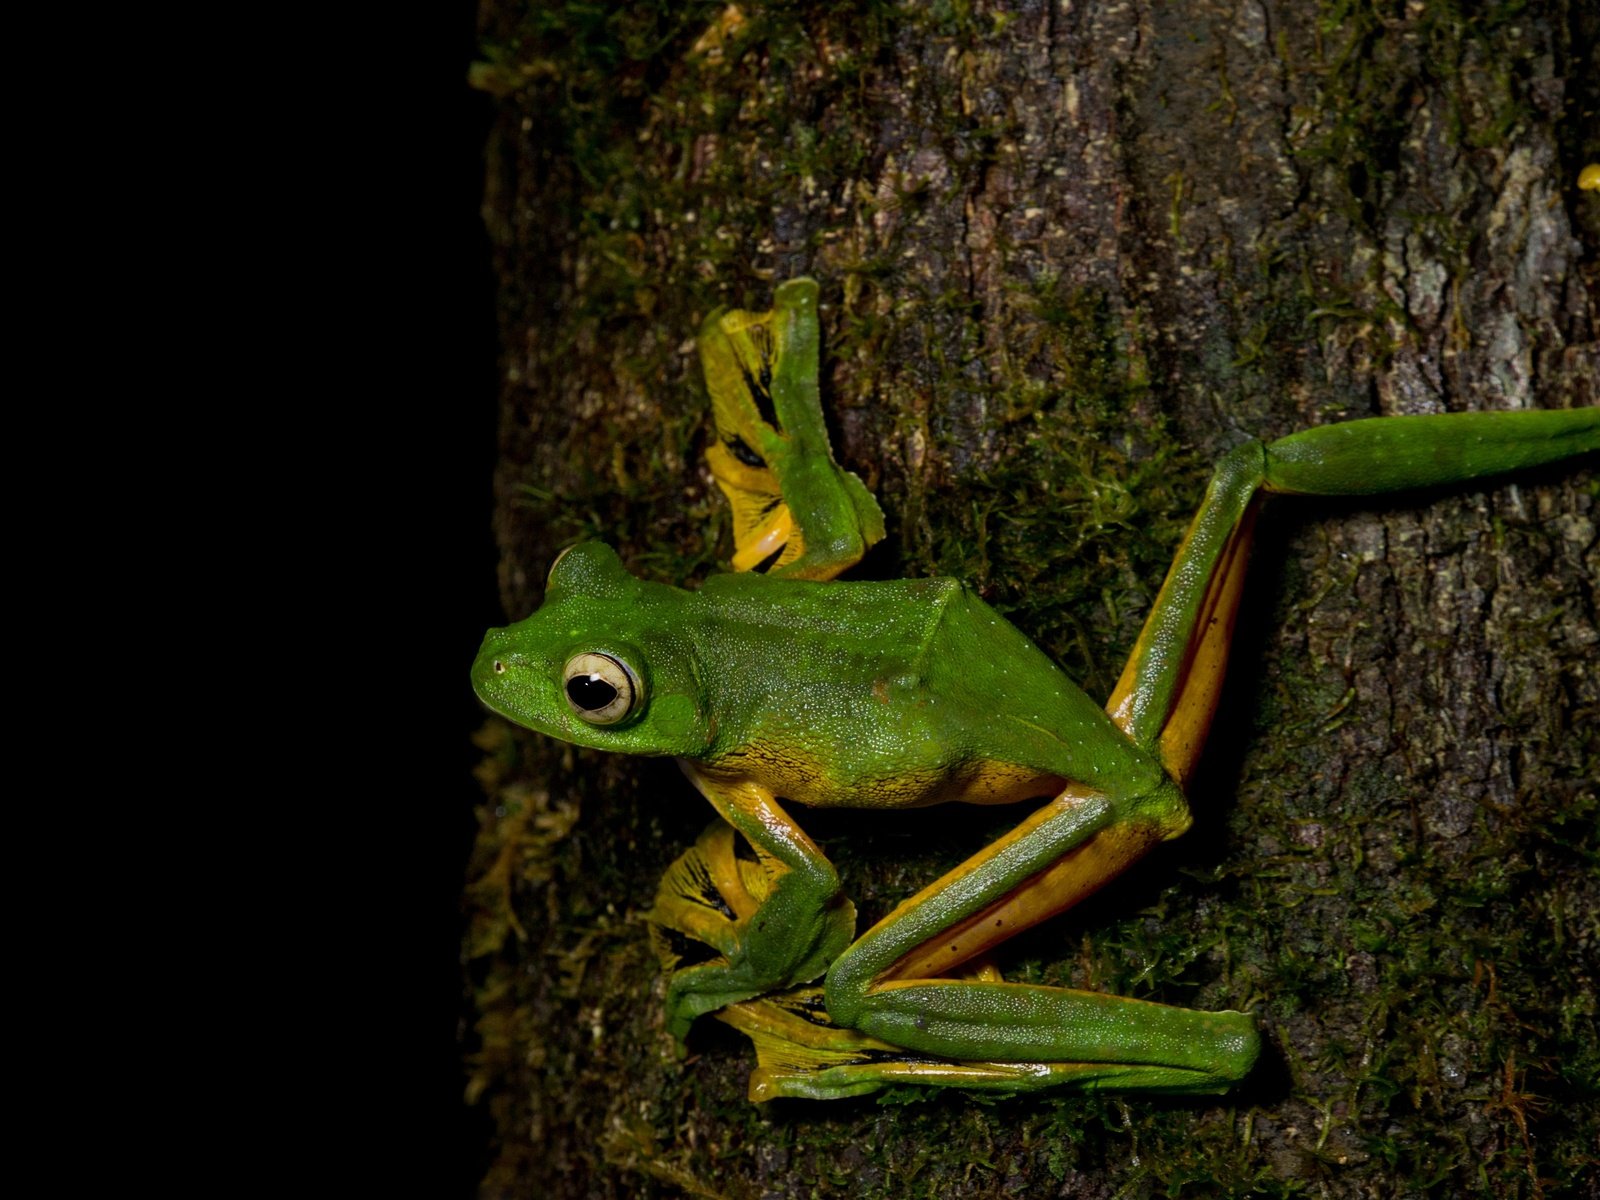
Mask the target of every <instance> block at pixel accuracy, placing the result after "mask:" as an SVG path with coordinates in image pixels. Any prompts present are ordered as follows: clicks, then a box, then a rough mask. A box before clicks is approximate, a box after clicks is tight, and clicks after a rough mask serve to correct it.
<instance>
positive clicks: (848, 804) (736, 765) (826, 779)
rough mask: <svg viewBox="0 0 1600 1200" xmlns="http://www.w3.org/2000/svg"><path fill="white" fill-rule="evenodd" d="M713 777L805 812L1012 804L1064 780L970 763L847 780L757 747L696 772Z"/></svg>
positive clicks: (1046, 792) (1012, 766) (1055, 788)
mask: <svg viewBox="0 0 1600 1200" xmlns="http://www.w3.org/2000/svg"><path fill="white" fill-rule="evenodd" d="M697 769H698V770H700V771H701V772H702V773H703V774H705V775H707V776H708V777H711V778H714V779H724V780H727V781H729V782H736V781H746V780H748V781H753V782H755V783H758V784H760V785H761V786H763V787H765V788H769V789H770V790H771V791H772V793H773V794H774V795H776V796H777V797H778V798H779V799H781V800H792V801H794V802H795V803H797V804H804V805H806V806H807V807H810V808H924V807H926V806H928V805H930V804H949V803H962V804H1016V803H1018V802H1019V801H1022V800H1031V799H1033V798H1034V797H1036V796H1054V795H1056V794H1057V793H1058V792H1060V791H1061V789H1062V788H1063V787H1065V786H1066V783H1067V781H1066V780H1064V779H1062V778H1060V777H1059V776H1056V775H1049V774H1041V773H1040V772H1039V771H1038V770H1037V769H1036V768H1033V767H1025V766H1020V765H1018V764H1017V763H1009V762H1000V761H997V760H995V759H976V760H972V761H968V762H962V763H956V764H953V765H949V766H944V767H941V768H939V769H937V770H929V769H925V768H924V769H911V770H906V771H901V772H898V773H895V774H885V775H878V774H873V775H869V776H855V777H850V776H848V775H846V774H843V773H840V772H838V771H837V770H834V769H830V768H829V766H828V765H827V764H824V763H820V762H812V761H808V760H807V759H806V758H804V757H803V756H800V755H797V754H795V753H794V752H793V751H792V750H790V751H785V752H782V753H777V752H774V751H772V750H771V749H769V748H768V747H765V746H762V745H760V744H755V745H751V746H747V747H745V748H744V749H742V750H740V751H737V752H735V753H733V754H729V755H725V756H723V757H722V758H720V759H718V760H717V761H716V762H715V763H702V764H700V765H699V767H698V768H697Z"/></svg>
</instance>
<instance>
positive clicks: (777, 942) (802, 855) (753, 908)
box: [656, 763, 856, 1038]
mask: <svg viewBox="0 0 1600 1200" xmlns="http://www.w3.org/2000/svg"><path fill="white" fill-rule="evenodd" d="M684 772H685V774H687V775H688V776H689V778H690V780H691V781H693V783H694V785H695V786H696V787H697V788H699V789H700V791H701V792H702V793H703V794H704V795H705V797H706V798H707V799H708V800H710V801H711V803H712V804H713V805H714V806H715V807H716V809H717V811H718V812H719V813H720V814H721V815H722V817H723V818H724V819H725V820H726V821H727V822H728V824H729V825H731V826H732V827H733V828H734V829H735V830H737V831H738V832H739V833H741V834H743V835H744V837H745V839H746V840H747V841H748V842H749V843H750V845H751V846H752V847H753V848H754V849H755V851H756V854H757V856H758V859H759V860H760V867H761V869H762V872H763V873H764V875H765V880H764V881H763V886H762V887H761V888H760V889H759V890H760V892H761V893H762V894H761V895H760V896H759V897H757V896H755V895H754V893H755V891H756V889H753V888H748V887H746V886H744V884H743V882H742V881H741V880H740V879H739V878H738V876H737V874H736V872H735V871H734V870H733V869H732V866H731V864H732V862H733V860H732V857H731V855H729V854H711V855H709V856H705V855H702V857H701V861H709V862H712V863H722V864H726V865H728V869H727V870H725V871H722V872H719V877H718V878H714V879H711V880H708V882H709V883H710V884H711V885H712V886H714V887H715V888H716V890H717V891H718V892H719V893H720V894H721V896H722V897H724V898H725V899H726V900H727V902H728V903H729V904H730V905H731V910H730V913H729V915H728V916H727V917H725V918H720V919H719V917H718V916H717V915H716V914H715V913H702V914H701V915H699V916H698V917H695V916H693V915H692V909H691V908H689V907H688V906H682V907H679V908H678V909H676V910H675V912H676V915H678V916H679V917H680V918H681V917H684V916H688V919H689V923H688V925H687V927H686V925H685V923H684V921H683V920H673V919H671V917H669V916H666V914H659V915H658V916H657V918H656V919H657V920H658V921H659V922H660V923H662V924H667V925H670V926H672V927H675V928H678V929H679V930H680V932H684V933H687V934H689V935H690V936H692V937H695V938H698V939H700V940H702V941H705V942H708V943H709V944H711V945H713V946H715V947H716V948H717V949H718V950H720V951H721V956H720V957H718V958H717V959H715V960H713V961H712V962H708V963H704V964H701V965H699V966H693V967H686V968H683V969H682V970H679V971H676V972H674V974H673V975H672V978H671V981H670V982H669V984H668V989H667V1027H668V1029H669V1030H670V1031H671V1032H672V1033H673V1034H674V1036H677V1037H680V1038H681V1037H684V1036H685V1035H686V1034H687V1033H688V1031H689V1027H690V1025H692V1024H693V1022H694V1019H695V1018H696V1017H698V1016H701V1015H702V1014H704V1013H708V1012H713V1011H715V1010H716V1009H719V1008H722V1007H724V1006H725V1005H728V1004H733V1003H737V1002H738V1001H741V1000H748V999H750V998H752V997H754V996H759V995H761V994H763V993H766V992H771V991H774V990H777V989H780V988H787V987H792V986H793V985H795V984H798V983H804V982H806V981H808V980H812V979H816V978H818V977H819V976H820V975H821V974H822V973H823V972H824V971H825V970H827V968H828V964H829V963H831V962H832V961H833V960H834V959H835V958H837V957H838V956H839V954H840V953H841V952H842V951H843V950H844V948H845V947H846V946H848V945H849V944H850V941H851V939H852V938H853V937H854V936H855V923H856V915H855V907H854V906H853V905H852V904H851V903H850V902H849V901H848V900H847V899H845V898H844V897H843V896H842V895H841V894H840V891H839V876H838V874H837V873H836V872H835V871H834V869H833V865H832V864H831V863H829V862H828V860H827V858H826V857H824V856H823V854H822V851H821V850H819V849H818V848H817V846H816V843H814V842H813V841H812V840H811V839H810V838H809V837H807V836H806V834H805V831H804V830H802V829H801V828H800V827H799V826H798V825H796V824H795V823H794V822H793V821H792V820H791V819H790V818H789V816H788V814H787V813H785V812H784V811H783V808H782V807H781V806H780V805H779V804H778V802H777V800H776V799H774V797H773V795H772V793H771V792H770V791H769V790H767V789H766V788H764V787H761V786H760V785H759V784H756V783H753V782H750V781H748V780H727V779H718V778H714V777H713V776H711V775H709V774H708V773H706V772H704V771H702V770H701V769H700V768H697V767H695V766H693V765H692V764H689V763H685V764H684ZM659 907H660V906H659V904H658V908H659ZM663 917H665V918H666V919H663Z"/></svg>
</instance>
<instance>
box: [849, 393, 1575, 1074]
mask: <svg viewBox="0 0 1600 1200" xmlns="http://www.w3.org/2000/svg"><path fill="white" fill-rule="evenodd" d="M1596 448H1600V413H1597V412H1595V411H1594V410H1576V411H1566V412H1549V413H1531V414H1530V413H1517V414H1508V413H1497V414H1452V415H1446V416H1439V417H1430V418H1413V419H1406V418H1383V419H1378V420H1373V421H1359V422H1350V423H1348V424H1345V425H1339V426H1328V427H1325V428H1322V429H1316V430H1311V431H1308V432H1306V433H1302V434H1296V435H1294V436H1292V437H1289V438H1284V439H1282V440H1280V441H1277V442H1274V443H1272V444H1270V445H1263V444H1261V443H1259V442H1251V443H1248V444H1246V445H1244V446H1241V447H1239V448H1238V449H1236V450H1235V451H1233V452H1232V453H1230V454H1229V455H1227V456H1226V457H1225V458H1224V459H1223V461H1222V462H1221V463H1220V464H1219V465H1218V468H1217V471H1216V475H1215V476H1214V478H1213V480H1212V482H1211V485H1210V488H1209V489H1208V491H1207V494H1206V498H1205V501H1204V503H1203V504H1202V506H1201V509H1200V511H1199V513H1198V514H1197V515H1196V517H1195V520H1194V523H1193V525H1192V526H1191V528H1190V530H1189V533H1188V535H1187V537H1186V538H1185V540H1184V543H1183V546H1182V547H1181V548H1180V550H1179V552H1178V555H1177V557H1176V559H1175V561H1174V563H1173V566H1172V570H1171V572H1170V573H1169V575H1168V577H1167V580H1166V582H1165V584H1164V585H1163V587H1162V590H1161V594H1160V596H1159V597H1158V599H1157V601H1156V604H1155V606H1154V609H1153V610H1152V612H1151V615H1150V618H1149V620H1148V621H1147V623H1146V626H1145V629H1144V631H1143V633H1142V634H1141V636H1140V639H1139V643H1138V645H1137V646H1136V648H1135V650H1134V653H1133V656H1132V658H1131V659H1130V661H1129V664H1128V667H1127V669H1126V670H1125V672H1124V674H1123V677H1122V679H1121V681H1120V682H1119V683H1118V685H1117V688H1116V691H1115V693H1114V694H1113V696H1112V698H1111V701H1110V703H1109V704H1108V710H1109V712H1110V715H1111V716H1112V718H1113V721H1114V723H1115V724H1116V725H1117V726H1119V727H1120V729H1121V731H1122V732H1123V733H1124V734H1125V735H1126V736H1127V737H1128V738H1129V739H1131V740H1132V742H1133V743H1134V744H1136V745H1137V746H1139V747H1142V748H1143V749H1144V750H1145V751H1147V752H1148V753H1151V754H1152V755H1156V756H1158V757H1159V758H1160V759H1161V761H1162V763H1163V765H1164V766H1165V768H1166V772H1167V775H1168V776H1170V779H1169V780H1168V781H1167V782H1166V783H1165V784H1164V785H1162V786H1158V787H1156V788H1153V789H1151V790H1149V791H1148V792H1147V793H1145V794H1130V795H1122V796H1107V795H1103V794H1100V793H1097V792H1094V791H1091V790H1089V789H1086V788H1082V787H1080V786H1077V785H1072V786H1069V787H1068V788H1067V789H1066V790H1065V791H1063V792H1062V794H1061V795H1060V796H1058V797H1057V798H1056V799H1055V800H1053V801H1052V802H1050V803H1049V804H1047V805H1045V806H1044V807H1043V808H1041V809H1039V810H1038V811H1037V812H1035V813H1034V814H1033V815H1032V816H1030V817H1029V818H1028V819H1027V820H1025V821H1024V822H1023V823H1022V824H1021V825H1020V826H1019V827H1018V828H1017V829H1016V830H1014V831H1013V832H1012V833H1011V834H1008V835H1007V836H1006V837H1004V838H1002V839H1000V840H999V841H998V842H996V843H995V844H994V845H992V846H990V847H988V848H986V849H985V850H984V851H982V852H981V853H980V854H978V855H975V856H974V857H973V858H971V859H969V860H968V861H967V862H966V863H963V864H962V865H961V866H960V867H958V868H956V869H955V870H954V871H951V872H950V873H948V874H947V875H946V876H945V877H944V878H943V879H941V880H939V881H938V882H937V883H935V884H933V885H932V886H930V887H929V888H926V889H924V890H923V891H922V892H920V893H918V894H917V895H916V896H914V897H912V898H911V899H910V900H908V901H907V902H906V903H904V904H903V905H901V906H900V908H898V909H897V910H895V912H893V913H891V914H890V915H889V916H888V917H887V918H885V919H884V920H883V921H881V922H879V924H878V925H877V926H875V927H874V928H873V929H871V930H869V931H868V932H867V934H866V935H864V936H863V937H862V938H861V939H860V940H859V941H858V942H857V943H856V944H855V945H854V946H853V947H851V948H850V950H849V951H847V952H846V953H845V954H844V955H843V956H841V957H840V958H839V960H838V961H837V962H836V963H835V964H834V966H833V968H832V969H831V970H830V971H829V973H828V978H827V990H826V995H827V1003H828V1010H829V1013H830V1014H831V1015H832V1017H833V1019H834V1020H835V1021H836V1022H838V1023H840V1024H844V1025H849V1026H851V1027H852V1028H855V1029H858V1030H861V1031H863V1032H864V1033H866V1034H868V1035H870V1036H872V1037H875V1038H879V1039H882V1040H883V1041H885V1042H887V1043H891V1044H893V1045H895V1046H899V1047H902V1048H909V1049H911V1050H915V1051H919V1052H921V1053H924V1054H927V1055H931V1056H937V1057H938V1058H943V1059H956V1060H982V1061H988V1062H1009V1063H1017V1064H1021V1065H1025V1066H1028V1067H1032V1068H1037V1069H1038V1071H1039V1075H1038V1078H1039V1081H1040V1082H1039V1083H1038V1084H1036V1085H1035V1086H1040V1087H1045V1086H1055V1085H1057V1084H1061V1083H1071V1084H1075V1085H1077V1086H1080V1087H1086V1088H1106V1087H1115V1088H1119V1089H1136V1088H1138V1089H1150V1090H1159V1091H1172V1092H1220V1091H1224V1090H1226V1089H1227V1088H1228V1087H1230V1086H1231V1085H1232V1084H1233V1083H1234V1082H1236V1081H1237V1080H1239V1079H1241V1078H1243V1076H1244V1075H1245V1074H1246V1073H1247V1072H1248V1071H1249V1070H1250V1068H1251V1066H1252V1065H1253V1063H1254V1060H1255V1057H1256V1054H1257V1051H1258V1048H1259V1036H1258V1034H1257V1033H1256V1029H1255V1024H1254V1020H1253V1019H1252V1018H1251V1017H1250V1016H1248V1015H1247V1014H1244V1013H1238V1012H1217V1013H1206V1012H1192V1011H1188V1010H1185V1009H1179V1008H1169V1007H1166V1006H1164V1005H1158V1004H1149V1003H1145V1002H1141V1001H1137V1000H1129V999H1124V998H1120V997H1116V996H1108V995H1101V994H1098V993H1090V992H1080V991H1073V990H1070V989H1063V988H1045V987H1036V986H1032V985H1021V984H1004V983H986V982H973V981H966V980H960V979H955V978H951V977H950V974H951V972H952V971H953V970H954V969H955V968H957V967H958V966H959V965H960V964H961V963H962V962H964V961H967V960H969V959H971V958H972V957H973V956H975V955H980V954H984V953H986V952H987V951H988V950H989V949H991V948H992V947H993V946H995V945H997V944H998V943H999V942H1001V941H1003V940H1005V939H1006V938H1008V937H1010V936H1013V935H1014V934H1015V933H1016V932H1018V931H1019V930H1021V929H1024V928H1027V927H1028V926H1030V925H1032V924H1035V923H1037V922H1038V921H1041V920H1043V919H1045V918H1046V917H1048V916H1050V915H1053V914H1055V913H1057V912H1061V911H1063V910H1064V909H1066V908H1068V907H1070V906H1071V905H1072V904H1074V903H1076V902H1077V900H1078V899H1080V898H1082V897H1083V896H1084V895H1087V894H1088V893H1089V892H1091V891H1093V890H1094V889H1095V888H1097V887H1099V886H1101V885H1102V884H1104V883H1105V882H1106V881H1107V880H1109V879H1111V878H1112V877H1114V876H1115V875H1116V874H1117V873H1119V872H1120V871H1121V870H1123V869H1124V868H1125V867H1126V866H1127V865H1129V864H1130V863H1131V862H1133V861H1134V860H1136V859H1137V858H1138V857H1140V856H1141V855H1142V854H1144V853H1145V852H1146V851H1147V850H1148V849H1149V848H1150V847H1151V846H1153V845H1154V844H1155V843H1157V842H1159V841H1161V840H1163V839H1164V838H1168V837H1174V836H1176V835H1177V834H1179V833H1181V832H1182V831H1183V829H1184V828H1186V827H1187V824H1188V819H1189V818H1188V809H1187V805H1186V803H1185V802H1184V799H1183V797H1182V794H1181V791H1180V790H1179V786H1178V784H1179V782H1180V781H1181V780H1182V779H1183V778H1184V777H1185V776H1186V775H1187V774H1188V773H1189V772H1190V770H1191V769H1192V767H1193V765H1194V763H1195V761H1196V759H1197V758H1198V755H1199V752H1200V747H1201V744H1202V743H1203V741H1204V737H1205V733H1206V728H1207V726H1208V725H1209V722H1210V719H1211V714H1212V712H1213V710H1214V709H1215V705H1216V700H1217V696H1218V693H1219V691H1220V688H1221V682H1222V674H1223V669H1224V666H1225V663H1226V657H1227V650H1228V643H1229V639H1230V635H1231V629H1232V624H1233V620H1234V615H1235V613H1236V612H1237V609H1238V603H1239V600H1240V598H1241V596H1242V594H1243V581H1244V572H1245V569H1246V562H1247V558H1248V550H1249V541H1250V534H1251V528H1252V524H1253V517H1254V504H1255V499H1256V496H1257V493H1258V492H1260V491H1267V492H1283V493H1304V494H1318V495H1362V494H1373V493H1382V492H1388V491H1396V490H1401V489H1404V488H1412V487H1425V486H1436V485H1440V484H1448V483H1454V482H1460V481H1465V480H1469V479H1473V478H1476V477H1478V476H1482V475H1491V474H1498V473H1500V472H1504V471H1509V470H1515V469H1519V468H1522V467H1526V466H1531V465H1534V464H1537V463H1543V462H1552V461H1556V460H1559V459H1562V458H1566V457H1569V456H1571V455H1573V454H1578V453H1583V452H1586V451H1592V450H1594V449H1596ZM1085 752H1086V753H1090V754H1093V753H1094V747H1092V746H1090V747H1086V749H1085ZM907 1070H908V1071H909V1072H910V1073H911V1074H913V1075H914V1074H916V1071H915V1070H914V1069H913V1068H910V1067H908V1068H907ZM927 1081H928V1082H930V1083H941V1082H943V1081H941V1080H940V1079H939V1078H938V1077H937V1073H936V1072H934V1071H931V1070H930V1071H929V1072H928V1079H927Z"/></svg>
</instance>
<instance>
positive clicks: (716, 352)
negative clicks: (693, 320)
mask: <svg viewBox="0 0 1600 1200" xmlns="http://www.w3.org/2000/svg"><path fill="white" fill-rule="evenodd" d="M820 344H821V335H820V333H819V331H818V326H817V285H816V283H815V282H813V281H812V280H810V279H791V280H790V281H789V282H787V283H785V284H783V285H782V286H780V287H779V288H778V290H777V293H776V295H775V296H774V298H773V308H772V311H771V312H763V313H755V312H744V311H741V310H733V311H726V310H719V311H717V312H714V313H712V314H711V316H710V317H709V318H707V320H706V322H705V324H704V325H703V326H702V327H701V330H700V337H699V345H700V361H701V365H702V366H703V368H704V370H705V377H706V390H707V391H708V392H710V394H711V411H712V416H713V418H714V420H715V423H716V441H715V442H714V443H713V444H712V446H711V447H710V449H708V450H707V451H706V462H707V463H708V464H709V466H710V467H711V474H712V476H713V477H714V478H715V479H716V481H717V486H718V487H719V488H721V489H722V492H723V495H725V496H726V497H727V498H728V504H729V506H730V507H731V508H732V510H733V544H734V553H733V563H732V566H733V569H734V570H735V571H765V572H769V573H771V574H774V575H785V576H789V577H791V578H796V579H832V578H833V577H834V576H835V575H838V574H839V573H840V572H842V571H845V570H847V569H848V568H849V567H851V566H853V565H854V564H855V563H856V562H858V561H860V559H861V556H862V555H863V554H865V553H866V551H867V549H868V547H870V546H871V545H872V544H873V543H874V542H877V541H879V540H881V539H882V537H883V533H884V527H883V511H882V509H880V508H879V507H878V502H877V501H876V500H875V499H873V496H872V493H871V492H869V491H868V490H867V487H866V485H865V484H864V483H862V482H861V480H860V479H859V478H857V477H856V476H855V475H854V474H852V473H851V472H849V471H847V470H845V469H844V468H843V467H841V466H840V465H839V464H838V463H837V462H835V461H834V457H833V449H832V447H831V446H830V445H829V442H828V431H827V426H826V425H825V424H824V423H823V419H822V401H821V396H820V393H819V390H818V386H817V372H818V359H819V354H820V349H819V348H820Z"/></svg>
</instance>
